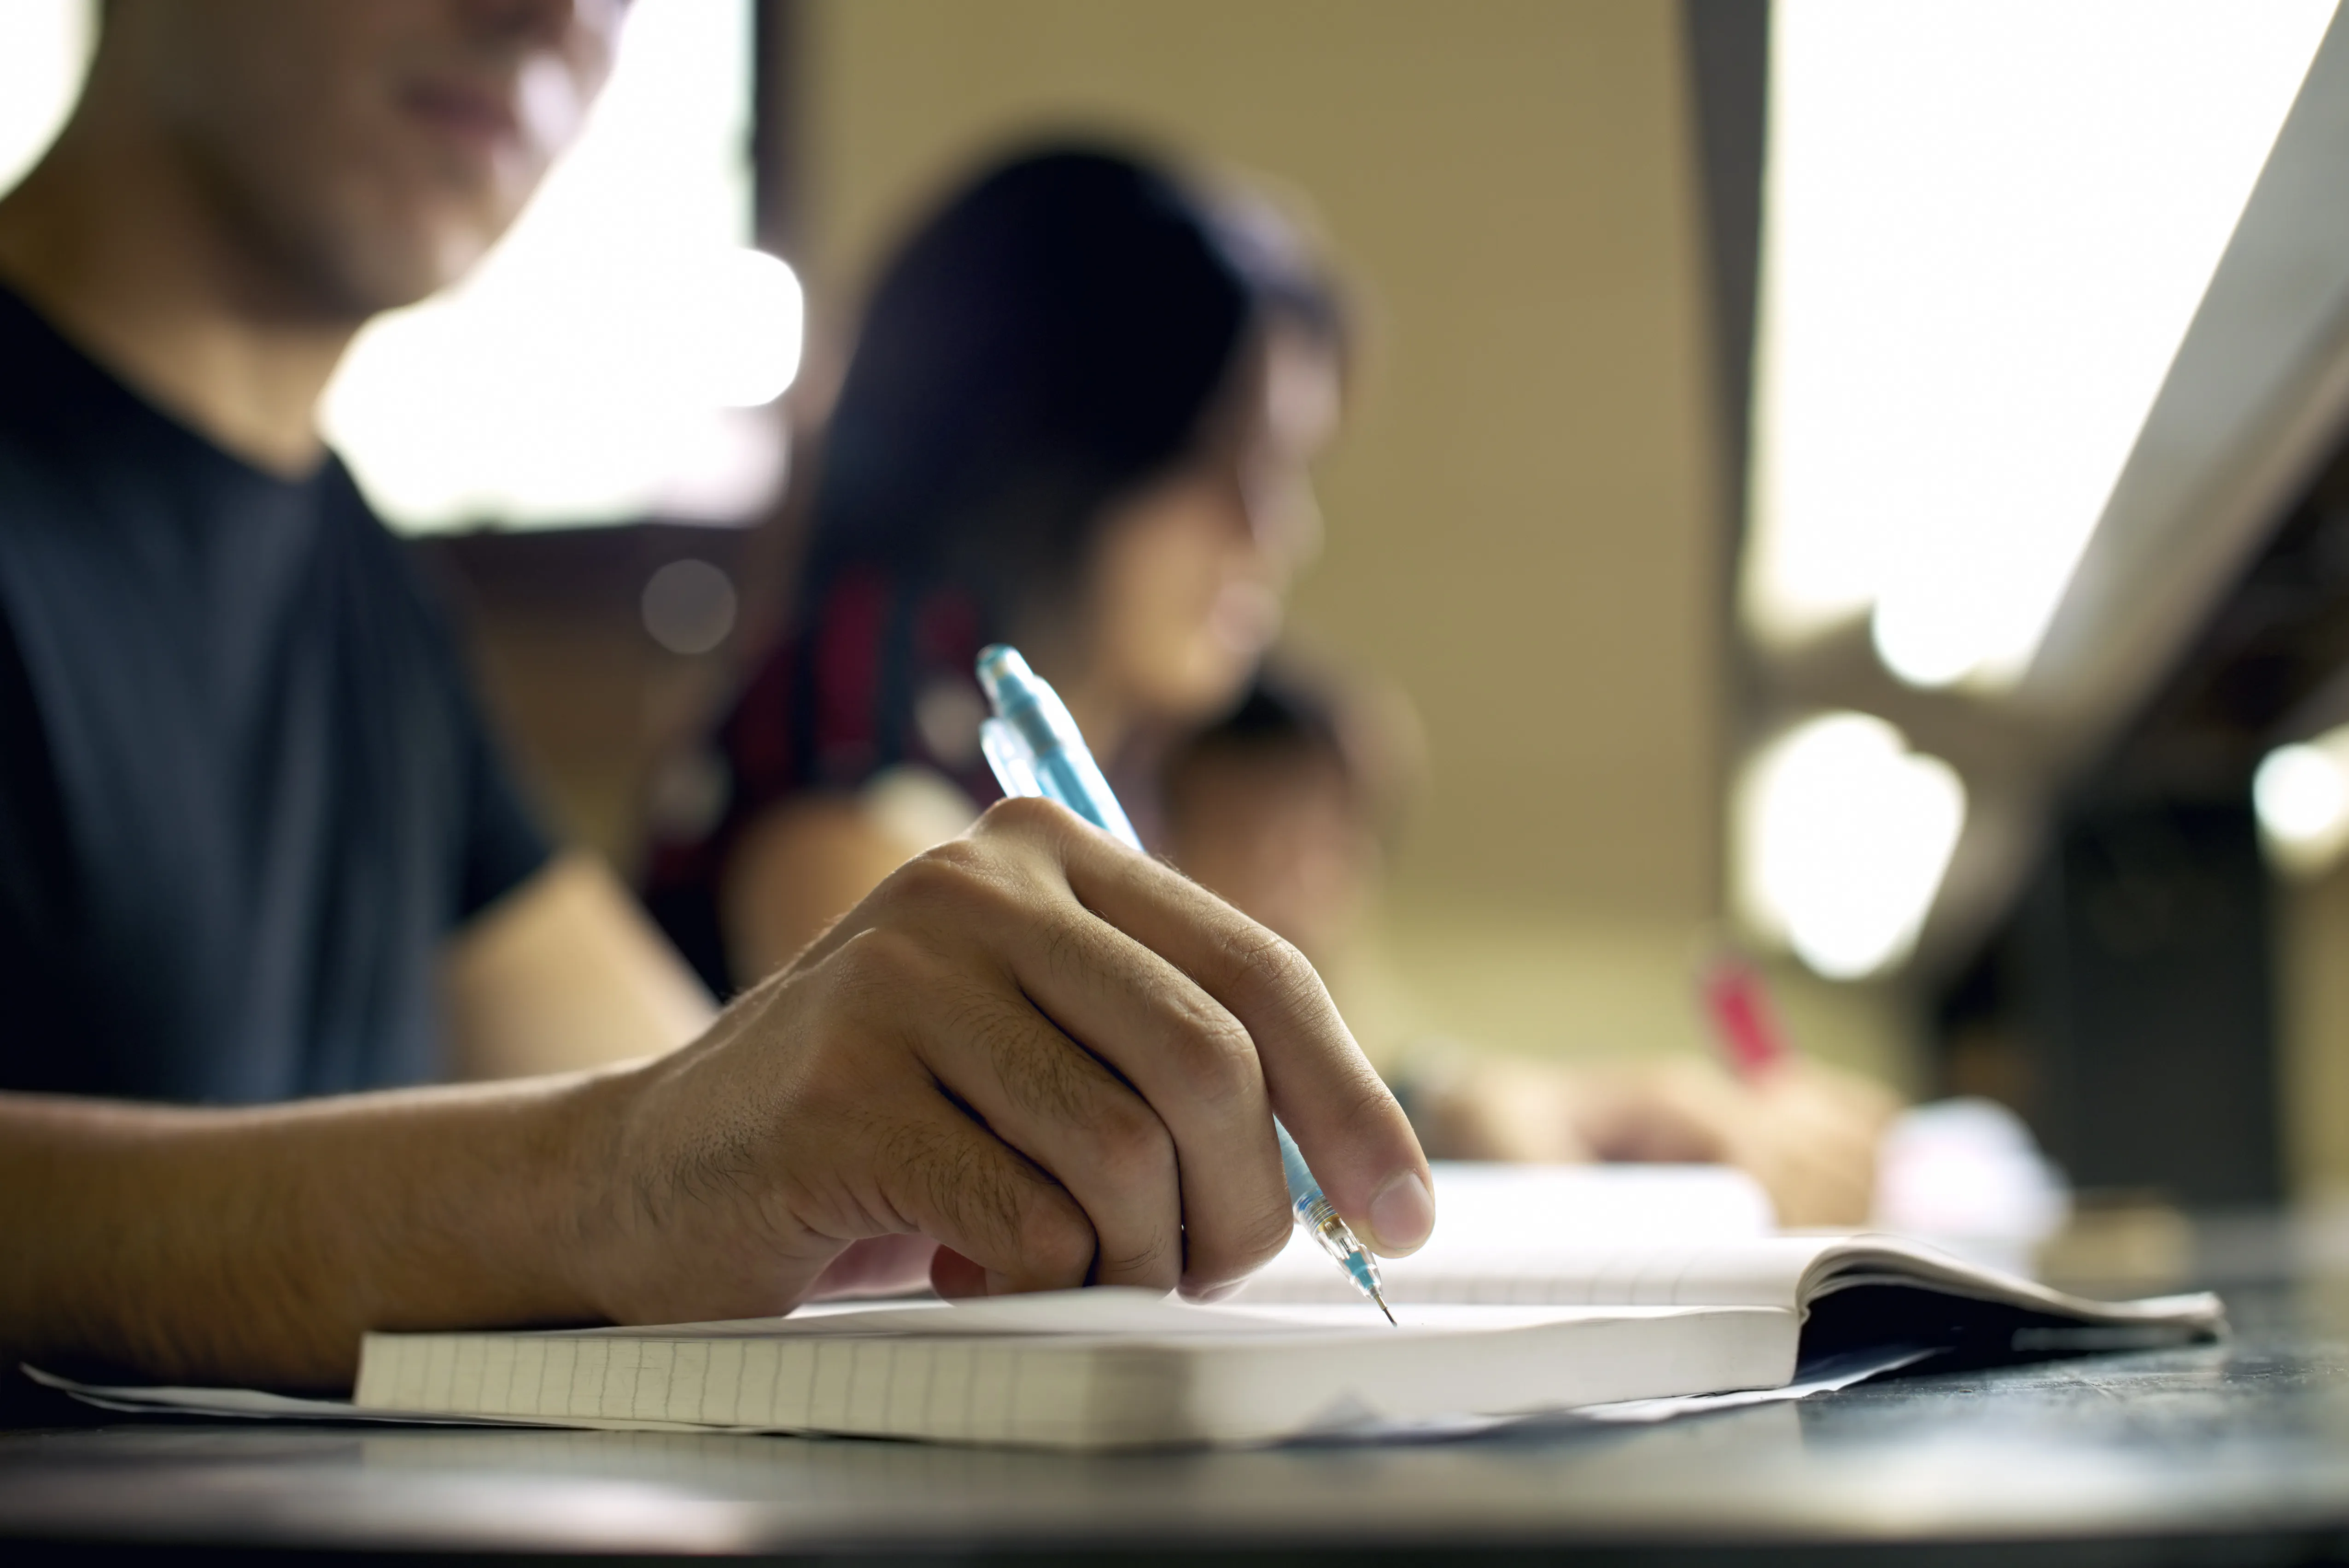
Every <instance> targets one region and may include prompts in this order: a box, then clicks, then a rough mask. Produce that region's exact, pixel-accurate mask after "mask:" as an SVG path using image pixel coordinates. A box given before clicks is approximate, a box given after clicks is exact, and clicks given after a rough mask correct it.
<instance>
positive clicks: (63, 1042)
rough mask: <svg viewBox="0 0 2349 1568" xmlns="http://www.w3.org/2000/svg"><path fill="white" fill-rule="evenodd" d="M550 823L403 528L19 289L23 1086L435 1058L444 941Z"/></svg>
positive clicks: (4, 613)
mask: <svg viewBox="0 0 2349 1568" xmlns="http://www.w3.org/2000/svg"><path fill="white" fill-rule="evenodd" d="M547 853H548V850H547V846H546V842H545V840H544V839H543V837H542V836H541V835H540V833H539V831H538V829H537V827H536V826H534V825H533V821H532V819H531V817H530V815H529V813H528V812H527V811H526V810H525V809H524V808H523V805H522V804H521V802H520V801H519V799H518V798H517V796H516V794H515V792H514V790H513V788H512V785H511V784H510V783H509V781H508V778H507V775H506V774H505V771H504V769H503V768H502V765H501V763H500V761H499V758H498V755H497V753H496V748H495V747H494V746H493V745H492V742H491V741H490V739H489V737H488V735H487V733H486V732H485V730H484V727H483V724H482V721H481V715H480V713H479V711H477V709H476V707H475V705H474V702H473V701H472V698H471V695H470V694H469V691H468V689H467V685H466V682H465V679H464V672H463V670H462V669H461V667H460V661H459V659H457V657H456V655H455V652H454V649H453V648H452V646H451V642H450V637H449V635H448V633H447V631H446V629H445V628H444V627H443V625H442V624H441V622H440V618H439V617H438V615H437V614H436V612H435V610H434V608H433V607H432V605H431V604H430V602H429V599H428V598H427V597H426V596H425V595H424V594H423V592H422V591H421V590H420V587H419V584H418V582H417V581H416V579H415V577H414V576H413V572H412V568H411V567H410V566H409V562H408V561H407V559H406V557H405V556H403V554H402V552H401V549H400V546H399V545H398V542H397V541H396V540H394V539H393V538H392V537H391V536H390V535H388V533H386V532H385V530H384V528H383V526H382V525H381V524H380V523H378V521H377V519H376V518H375V516H374V515H373V514H372V513H371V512H370V511H369V510H368V508H367V504H366V503H365V501H363V500H362V499H361V498H360V495H359V493H358V492H357V489H356V488H355V487H354V485H353V484H352V483H351V479H350V475H349V474H348V472H347V471H346V470H345V469H344V467H343V465H342V464H341V463H340V462H336V461H335V460H334V459H332V458H328V459H327V460H326V462H324V464H323V465H322V466H321V467H320V468H319V470H318V471H317V472H316V473H314V474H312V475H310V476H309V477H307V478H305V479H301V480H295V481H288V480H284V479H280V478H277V477H275V476H274V475H271V474H268V473H265V472H262V471H260V470H257V469H255V468H254V467H252V466H250V465H249V464H247V463H244V462H240V461H239V460H238V459H236V458H234V457H232V456H230V455H229V454H228V453H226V452H222V450H221V449H219V448H218V447H216V446H214V445H212V443H211V442H209V441H206V440H204V439H203V438H202V437H201V436H199V435H197V434H196V433H195V432H194V431H191V430H190V429H188V428H187V427H186V426H185V425H182V424H181V423H179V422H178V421H175V420H173V419H172V418H171V417H170V416H168V415H166V414H164V413H162V412H161V411H160V410H157V409H156V408H154V407H153V406H152V405H151V404H149V403H147V402H146V401H144V400H141V399H140V397H138V396H137V395H136V394H135V393H133V392H131V391H130V390H129V389H127V388H126V387H124V386H123V385H122V384H121V383H120V382H119V381H117V380H116V379H113V378H112V377H111V376H109V374H107V373H106V372H105V371H104V370H102V369H99V368H98V366H96V365H95V364H93V363H92V362H91V361H90V360H89V359H88V358H86V357H85V356H84V355H82V354H81V353H80V352H79V351H78V350H77V349H76V348H74V347H73V346H72V345H70V344H69V343H67V341H66V340H65V339H64V338H62V337H59V336H58V335H57V333H56V332H55V331H54V330H53V329H51V328H50V327H49V326H48V325H47V323H46V322H45V321H44V320H43V319H42V318H41V317H39V316H37V315H36V314H35V312H34V311H32V310H31V309H30V308H29V307H28V306H26V304H25V303H24V302H23V301H22V300H21V299H19V298H18V297H17V296H15V295H13V294H10V293H8V292H7V291H5V289H0V1089H20V1090H44V1091H52V1092H60V1093H72V1094H87V1095H105V1096H120V1097H128V1098H136V1099H151V1100H170V1101H184V1102H211V1103H222V1104H251V1103H257V1102H262V1101H269V1100H281V1099H287V1098H291V1097H295V1096H305V1095H319V1094H331V1093H337V1092H341V1091H345V1090H352V1089H364V1088H373V1087H379V1086H385V1085H398V1084H411V1083H419V1082H424V1081H428V1080H429V1079H431V1078H433V1077H434V1076H436V1075H438V1074H439V1072H440V1067H441V1060H440V1030H439V1028H438V1023H437V1010H436V1005H435V1000H434V992H435V987H434V984H433V971H434V963H435V953H436V950H438V949H439V948H440V944H441V942H442V940H443V939H444V938H446V937H447V936H448V935H449V934H450V931H451V930H452V929H454V928H455V927H457V926H459V925H460V924H461V923H462V922H463V921H464V920H465V919H468V918H469V917H470V916H471V915H473V914H474V913H475V912H477V911H479V910H480V909H482V908H483V907H484V906H485V905H487V904H489V903H490V902H491V901H492V900H493V899H495V898H498V897H499V896H500V895H501V894H503V893H505V892H506V891H508V890H509V889H511V888H513V887H514V886H515V885H517V884H518V883H520V882H522V881H523V880H524V879H525V878H527V877H529V876H530V875H531V874H532V873H533V872H534V871H535V870H537V869H538V867H540V866H541V865H543V863H544V861H545V859H546V857H547Z"/></svg>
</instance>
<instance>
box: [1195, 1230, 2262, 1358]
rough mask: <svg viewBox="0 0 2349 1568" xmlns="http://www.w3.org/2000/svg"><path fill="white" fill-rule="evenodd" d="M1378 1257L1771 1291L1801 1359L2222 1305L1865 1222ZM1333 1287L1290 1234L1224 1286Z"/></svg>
mask: <svg viewBox="0 0 2349 1568" xmlns="http://www.w3.org/2000/svg"><path fill="white" fill-rule="evenodd" d="M1439 1201H1441V1199H1439ZM1447 1218H1448V1217H1447ZM1442 1233H1443V1231H1442V1229H1441V1227H1440V1226H1439V1228H1438V1231H1437V1234H1438V1235H1439V1236H1440V1235H1442ZM1382 1268H1383V1271H1384V1273H1385V1276H1386V1292H1387V1297H1388V1299H1389V1300H1390V1301H1392V1302H1394V1303H1399V1304H1414V1305H1428V1304H1433V1303H1444V1304H1452V1305H1469V1304H1486V1305H1517V1306H1526V1305H1537V1304H1546V1305H1571V1304H1590V1303H1603V1304H1607V1305H1620V1306H1632V1305H1644V1306H1703V1305H1723V1304H1730V1303H1735V1304H1741V1305H1754V1306H1773V1307H1782V1308H1785V1309H1787V1310H1789V1311H1792V1312H1794V1313H1795V1314H1797V1316H1798V1317H1799V1318H1800V1319H1801V1320H1802V1323H1803V1334H1802V1360H1803V1363H1804V1364H1805V1365H1806V1366H1807V1365H1812V1364H1815V1363H1816V1362H1819V1361H1823V1360H1825V1359H1827V1358H1830V1357H1833V1356H1837V1355H1844V1354H1846V1353H1848V1352H1850V1351H1852V1350H1854V1349H1856V1348H1859V1347H1863V1346H1870V1345H1899V1344H1907V1345H1913V1346H1915V1347H1917V1348H1920V1349H1930V1350H1933V1351H1935V1352H1937V1353H1939V1354H1940V1360H1939V1362H1938V1363H1937V1364H1938V1365H1944V1366H1947V1365H1954V1364H1956V1363H1957V1362H1959V1361H1961V1360H1962V1361H1965V1362H1968V1363H1975V1364H1978V1363H1982V1362H1987V1361H1998V1360H2013V1359H2017V1358H2028V1357H2032V1356H2036V1355H2061V1354H2064V1353H2065V1352H2068V1351H2085V1350H2096V1349H2119V1348H2129V1347H2136V1346H2145V1345H2168V1344H2177V1343H2179V1342H2181V1341H2185V1340H2191V1339H2197V1338H2208V1337H2209V1336H2211V1335H2213V1334H2217V1333H2218V1332H2220V1329H2221V1328H2222V1327H2223V1325H2224V1323H2225V1315H2226V1314H2225V1308H2224V1307H2223V1305H2222V1304H2221V1303H2220V1301H2219V1298H2218V1297H2216V1296H2213V1295H2208V1294H2201V1295H2186V1296H2166V1297H2160V1298H2158V1299H2155V1300H2150V1301H2140V1302H2120V1303H2109V1302H2092V1301H2088V1300H2085V1299H2084V1298H2082V1297H2079V1296H2073V1295H2066V1294H2064V1293H2063V1292H2060V1291H2054V1290H2050V1289H2048V1288H2047V1287H2046V1286H2044V1285H2042V1284H2039V1283H2037V1282H2034V1281H2031V1280H2026V1279H2023V1278H2021V1277H2020V1276H2017V1275H2013V1274H2006V1273H2001V1272H1997V1271H1995V1270H1992V1269H1985V1268H1982V1267H1980V1266H1978V1265H1976V1264H1973V1263H1970V1262H1964V1261H1963V1260H1961V1259H1958V1258H1955V1257H1952V1256H1951V1255H1950V1254H1948V1253H1946V1252H1943V1251H1940V1250H1938V1249H1936V1248H1934V1247H1931V1246H1929V1245H1927V1244H1925V1243H1923V1242H1920V1241H1908V1240H1904V1239H1902V1238H1899V1237H1895V1236H1874V1235H1868V1234H1866V1233H1854V1234H1841V1235H1809V1234H1794V1235H1774V1236H1764V1235H1749V1236H1733V1237H1725V1238H1718V1239H1713V1240H1668V1241H1609V1242H1601V1243H1596V1244H1594V1243H1591V1242H1588V1241H1585V1240H1583V1239H1582V1238H1579V1237H1576V1238H1573V1239H1570V1240H1562V1241H1543V1240H1537V1241H1520V1242H1518V1243H1517V1244H1516V1245H1514V1246H1509V1245H1500V1246H1494V1247H1475V1246H1468V1245H1459V1244H1455V1245H1453V1246H1449V1247H1446V1246H1442V1245H1439V1244H1438V1243H1437V1242H1434V1241H1430V1243H1429V1244H1428V1246H1427V1247H1426V1248H1424V1249H1423V1251H1421V1252H1419V1253H1418V1254H1417V1255H1415V1256H1413V1257H1409V1258H1398V1259H1394V1260H1392V1261H1391V1262H1387V1263H1385V1264H1383V1265H1382ZM1347 1294H1348V1292H1347V1290H1346V1289H1345V1282H1344V1281H1342V1280H1338V1281H1332V1280H1331V1279H1330V1269H1329V1266H1328V1264H1327V1263H1326V1262H1321V1261H1320V1260H1319V1257H1318V1255H1316V1254H1314V1253H1310V1252H1307V1251H1300V1250H1299V1249H1298V1248H1297V1247H1295V1246H1293V1245H1292V1246H1291V1247H1290V1248H1289V1249H1288V1251H1284V1252H1283V1253H1282V1254H1281V1255H1280V1256H1279V1257H1278V1258H1277V1259H1275V1260H1274V1261H1273V1262H1272V1263H1271V1264H1269V1265H1268V1267H1267V1268H1266V1269H1265V1270H1264V1271H1263V1272H1261V1273H1259V1274H1257V1276H1256V1278H1255V1279H1253V1280H1252V1281H1250V1282H1248V1284H1247V1286H1246V1287H1245V1288H1243V1289H1242V1290H1241V1291H1240V1293H1238V1295H1237V1297H1235V1298H1234V1299H1235V1301H1236V1302H1237V1303H1238V1304H1243V1305H1248V1306H1257V1305H1263V1304H1268V1303H1306V1302H1332V1303H1334V1302H1339V1301H1342V1300H1344V1299H1345V1297H1346V1295H1347Z"/></svg>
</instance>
